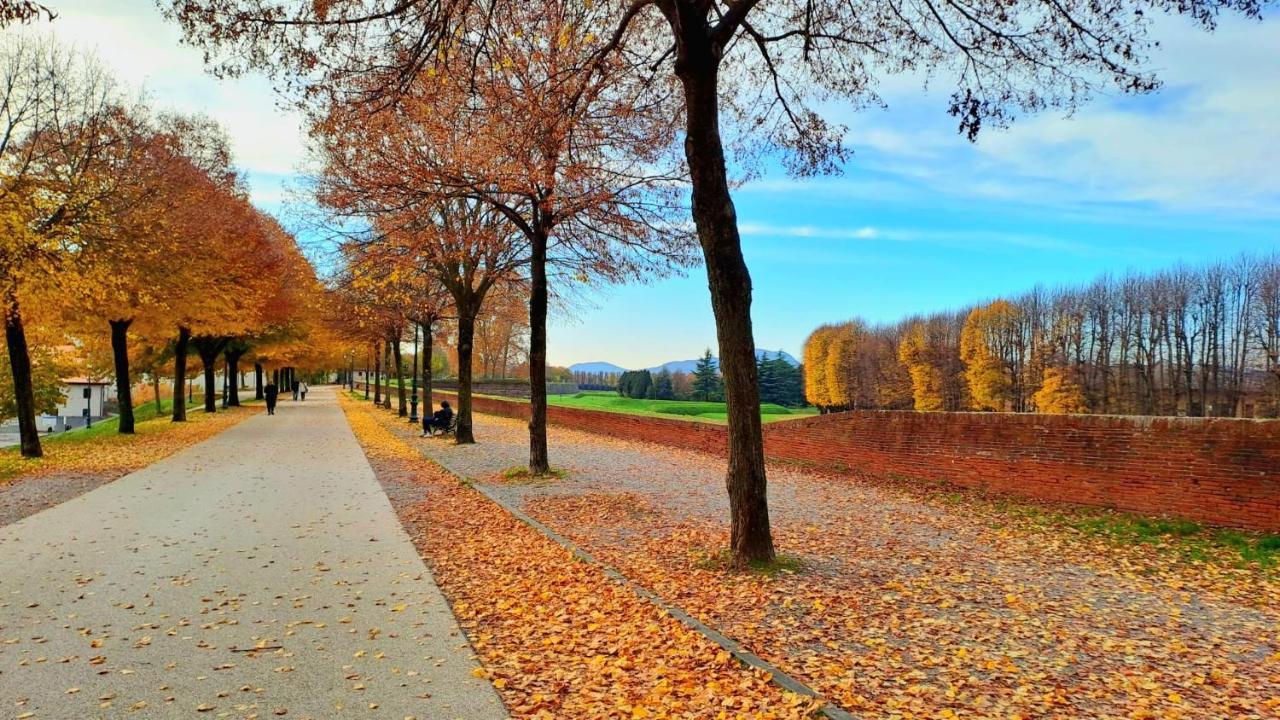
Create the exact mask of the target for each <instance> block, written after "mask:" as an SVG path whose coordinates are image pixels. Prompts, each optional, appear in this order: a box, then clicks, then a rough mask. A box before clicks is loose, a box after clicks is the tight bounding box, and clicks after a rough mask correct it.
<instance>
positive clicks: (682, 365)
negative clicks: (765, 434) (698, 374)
mask: <svg viewBox="0 0 1280 720" xmlns="http://www.w3.org/2000/svg"><path fill="white" fill-rule="evenodd" d="M778 352H779V351H777V350H762V349H759V348H757V349H756V359H757V360H758V359H759V358H760V357H761V356H762V355H765V354H767V355H768V356H769V358H770V359H773V358H776V357H778ZM782 359H783V360H786V361H787V362H789V363H791V364H792V365H793V366H799V365H800V361H799V360H796V359H795V357H793V356H792V355H791V354H790V353H788V352H785V351H783V352H782ZM712 361H713V362H714V361H715V358H712ZM696 367H698V359H697V358H694V359H693V360H672V361H670V362H665V363H663V364H661V365H655V366H654V367H651V368H648V370H649V372H654V373H657V372H662V370H663V368H665V369H666V370H667V372H671V373H677V372H687V373H691V372H693V371H694V368H696ZM569 370H571V371H573V372H583V373H605V374H607V375H621V374H622V373H624V372H626V368H624V367H619V366H618V365H614V364H613V363H610V362H585V363H576V364H574V365H570V366H569Z"/></svg>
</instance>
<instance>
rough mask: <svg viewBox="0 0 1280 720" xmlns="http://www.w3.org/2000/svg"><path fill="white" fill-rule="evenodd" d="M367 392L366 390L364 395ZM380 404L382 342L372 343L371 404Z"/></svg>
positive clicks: (375, 405)
mask: <svg viewBox="0 0 1280 720" xmlns="http://www.w3.org/2000/svg"><path fill="white" fill-rule="evenodd" d="M368 396H369V394H368V393H367V392H366V393H365V397H368ZM381 404H382V343H376V342H375V343H374V344H373V406H374V407H377V406H379V405H381Z"/></svg>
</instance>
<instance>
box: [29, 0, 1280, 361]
mask: <svg viewBox="0 0 1280 720" xmlns="http://www.w3.org/2000/svg"><path fill="white" fill-rule="evenodd" d="M54 4H55V5H56V8H57V10H58V11H59V13H60V14H61V17H60V18H59V19H58V20H57V21H55V23H54V28H55V31H56V33H57V34H58V35H59V36H60V37H62V38H64V39H65V40H67V41H70V42H74V43H77V44H79V45H81V46H86V47H92V48H96V49H97V51H98V52H99V54H100V55H102V57H103V60H104V62H105V63H106V64H108V65H109V66H111V67H113V68H115V69H116V71H117V72H118V74H119V75H120V76H121V77H122V78H123V79H124V80H125V82H127V83H129V84H131V85H133V86H135V87H143V88H145V89H146V92H147V94H148V95H149V96H150V97H151V98H152V100H153V101H154V102H155V103H157V104H160V105H164V106H169V107H173V108H175V109H180V110H184V111H202V112H206V113H208V114H210V115H212V116H213V117H215V118H216V119H218V120H219V121H221V122H222V123H223V124H224V125H226V126H227V128H228V130H229V132H230V134H231V136H232V140H233V144H234V147H235V151H236V157H237V162H238V163H239V164H240V165H241V166H242V167H243V168H244V169H245V170H246V172H247V173H248V177H249V179H250V182H251V186H252V190H253V196H254V201H255V202H256V203H257V204H258V205H259V206H261V207H263V208H264V209H267V210H269V211H273V212H280V211H282V210H283V208H285V207H286V204H287V201H288V198H289V196H290V190H289V188H290V187H297V186H298V185H299V183H298V181H297V180H296V179H295V178H296V176H297V173H298V172H299V171H301V170H304V169H305V139H304V138H303V137H302V135H301V132H300V123H299V121H298V118H297V117H296V115H294V114H293V113H291V112H289V111H288V110H284V109H281V108H279V107H277V104H276V100H275V97H274V95H273V94H272V92H271V89H270V86H269V84H268V83H267V82H266V81H265V80H263V79H261V78H256V77H247V78H241V79H238V80H235V81H219V80H215V79H213V78H211V77H209V76H208V75H207V74H206V73H204V71H203V66H202V61H201V58H200V54H199V53H198V52H197V51H195V50H192V49H191V48H186V47H182V46H180V44H179V42H178V40H179V37H178V32H177V30H176V28H174V27H172V26H171V25H169V24H168V23H166V22H164V21H163V19H162V18H161V17H160V16H159V13H158V11H157V10H156V9H155V6H154V3H153V0H115V1H113V2H111V3H103V2H100V0H59V2H57V3H54ZM1275 20H1276V18H1270V19H1269V20H1268V21H1266V22H1263V23H1261V24H1259V23H1252V22H1244V21H1238V20H1230V21H1228V22H1225V23H1223V25H1222V27H1221V28H1220V29H1219V31H1218V32H1217V33H1215V34H1213V35H1206V34H1204V33H1201V32H1199V31H1197V30H1194V29H1192V28H1190V27H1189V26H1188V25H1187V23H1185V22H1184V21H1181V20H1177V19H1172V20H1161V21H1160V22H1159V26H1158V27H1157V28H1156V30H1157V33H1158V35H1159V37H1160V38H1161V39H1162V40H1163V45H1164V47H1163V50H1162V51H1161V52H1160V53H1159V54H1158V55H1156V56H1155V57H1154V58H1153V64H1154V67H1156V68H1157V69H1158V70H1159V72H1160V74H1161V76H1162V78H1163V79H1164V80H1165V82H1166V86H1165V88H1164V89H1163V90H1162V91H1161V92H1160V93H1158V94H1156V95H1153V96H1146V97H1142V98H1125V97H1101V98H1098V99H1097V100H1096V101H1095V102H1094V103H1092V104H1090V105H1089V106H1087V107H1086V108H1083V109H1081V110H1079V111H1078V112H1077V113H1075V115H1074V116H1072V117H1063V116H1061V115H1060V114H1056V115H1055V114H1046V115H1041V116H1035V117H1031V118H1024V119H1021V120H1019V121H1018V122H1017V123H1015V125H1014V127H1012V128H1011V129H1009V130H994V131H990V132H987V133H986V134H985V135H984V136H983V137H982V138H980V139H979V141H978V142H977V143H976V144H970V143H968V142H966V141H964V140H963V139H962V138H961V137H960V136H958V135H957V134H956V132H955V126H954V124H953V123H952V121H951V119H950V118H949V117H947V116H946V114H945V108H946V95H947V93H946V85H945V82H942V81H941V79H938V80H935V82H934V86H935V89H934V90H932V91H924V90H922V89H921V83H920V82H919V81H918V78H911V77H894V78H889V79H887V80H886V81H885V82H884V83H883V84H882V85H881V86H880V88H879V90H880V93H881V95H882V97H883V98H884V99H885V101H886V103H887V105H888V108H887V109H885V110H868V111H863V112H859V113H853V112H852V111H849V110H847V109H845V108H842V107H832V108H828V114H829V115H830V116H831V117H834V118H836V119H838V120H840V121H841V122H843V123H844V124H845V125H846V126H848V128H849V131H848V134H847V136H846V142H847V144H848V146H849V147H850V148H851V149H852V150H853V151H854V153H855V155H854V157H853V159H852V160H851V161H850V163H849V164H848V165H847V167H846V168H845V172H844V174H843V175H841V176H838V177H831V178H819V179H814V180H804V181H800V180H793V179H789V178H787V177H786V176H785V174H783V173H781V172H780V171H771V172H768V173H766V174H765V175H764V176H763V177H761V178H759V179H757V180H754V181H752V182H749V183H747V184H746V185H744V186H743V187H741V188H740V189H739V190H738V191H737V192H736V194H735V199H736V203H737V207H738V215H739V219H740V222H741V229H742V232H743V246H744V251H745V253H746V256H747V261H748V263H749V265H750V267H751V269H752V273H753V277H754V287H755V313H754V315H755V331H756V339H757V344H758V345H759V346H760V347H765V348H770V349H777V348H782V349H786V350H787V351H789V352H791V353H793V354H796V355H799V352H800V346H801V344H802V343H803V341H804V338H805V336H806V335H807V334H808V333H809V331H810V330H811V329H812V328H813V327H814V326H815V325H817V324H820V323H823V322H828V321H833V320H841V319H846V318H849V317H852V316H855V315H858V316H862V317H864V318H867V319H869V320H886V321H888V320H894V319H896V318H899V317H902V316H904V315H908V314H911V313H918V312H929V311H932V310H936V309H942V308H949V307H958V306H962V305H967V304H970V303H973V302H976V301H979V300H982V299H985V298H990V297H995V296H998V295H1002V294H1010V293H1017V292H1020V291H1022V290H1025V289H1027V288H1030V287H1031V286H1033V285H1035V284H1037V283H1043V284H1046V285H1054V284H1058V283H1079V282H1085V281H1088V280H1089V279H1091V278H1093V277H1096V276H1097V275H1098V274H1100V273H1104V272H1112V273H1122V272H1124V271H1126V270H1128V269H1134V270H1139V271H1142V270H1151V269H1158V268H1162V267H1167V266H1170V265H1173V264H1176V263H1178V262H1187V263H1200V262H1210V261H1213V260H1215V259H1219V258H1225V257H1230V256H1232V255H1235V254H1236V253H1239V252H1245V251H1250V252H1271V251H1280V83H1278V82H1276V80H1275V79H1276V78H1278V77H1280V53H1277V52H1276V48H1280V23H1277V22H1276V21H1275ZM285 221H286V224H290V221H289V219H288V218H287V217H286V218H285ZM714 328H715V326H714V322H713V320H712V316H711V310H710V302H709V299H708V295H707V290H706V280H705V277H704V275H703V273H702V270H701V269H700V268H699V269H695V270H693V271H691V272H690V273H689V274H688V275H687V276H686V277H683V278H673V279H669V280H665V281H661V282H658V283H655V284H652V285H641V286H627V287H618V288H611V289H609V290H607V291H604V292H601V293H598V294H597V295H595V296H594V297H592V298H589V299H588V302H586V303H578V304H576V305H575V307H574V308H573V310H572V312H571V313H562V314H561V315H560V316H558V317H555V318H553V319H552V326H551V329H550V343H549V345H550V347H549V359H550V360H551V361H552V362H553V363H555V364H570V363H573V362H581V361H591V360H607V361H611V362H615V363H618V364H620V365H624V366H628V367H645V366H650V365H656V364H658V363H659V362H663V361H667V360H672V359H682V358H689V357H694V356H696V355H699V354H701V352H702V350H703V349H704V348H706V347H708V346H710V347H714V345H715V332H714Z"/></svg>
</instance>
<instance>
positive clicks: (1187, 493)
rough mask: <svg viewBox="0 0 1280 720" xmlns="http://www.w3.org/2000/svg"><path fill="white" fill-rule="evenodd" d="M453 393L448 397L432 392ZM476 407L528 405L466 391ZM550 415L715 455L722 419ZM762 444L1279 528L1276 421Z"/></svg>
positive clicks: (1061, 421)
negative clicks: (475, 394) (717, 422)
mask: <svg viewBox="0 0 1280 720" xmlns="http://www.w3.org/2000/svg"><path fill="white" fill-rule="evenodd" d="M446 397H447V398H449V399H450V400H454V399H455V398H454V397H453V396H451V395H446V394H440V395H437V402H438V401H439V400H440V399H443V398H446ZM473 403H474V407H475V410H476V411H477V412H481V413H490V414H494V415H503V416H506V417H515V418H521V419H526V418H528V416H529V406H528V405H527V404H526V403H523V402H517V401H511V400H500V399H496V398H474V400H473ZM547 417H548V420H549V422H551V423H552V424H555V425H562V426H566V427H571V428H576V429H578V430H587V431H590V432H595V433H599V434H602V435H609V436H612V437H618V438H624V439H631V440H643V441H648V442H655V443H662V444H666V445H671V446H675V447H681V448H687V449H692V450H700V451H704V452H710V453H716V454H724V452H725V449H726V447H727V432H726V429H725V427H724V426H723V425H716V424H711V423H700V422H692V421H687V420H674V419H673V420H668V419H664V418H653V417H646V416H641V415H623V414H620V413H609V412H599V411H594V410H579V409H576V408H564V407H554V406H553V407H550V408H548V412H547ZM764 435H765V454H766V455H767V456H768V457H769V458H770V459H772V460H784V461H795V462H800V463H804V464H808V465H813V466H816V467H818V468H821V469H825V470H834V471H838V472H849V471H856V472H865V473H870V474H874V475H881V476H899V477H904V478H907V479H920V480H941V481H945V482H948V483H951V484H954V485H959V486H962V487H967V488H976V489H982V490H988V491H991V492H997V493H1008V494H1013V495H1021V496H1026V497H1032V498H1037V499H1043V500H1053V501H1061V502H1068V503H1076V504H1081V505H1095V506H1101V507H1114V508H1119V509H1122V510H1130V511H1134V512H1140V513H1147V514H1152V515H1175V516H1178V517H1185V518H1191V519H1194V520H1199V521H1201V522H1205V523H1209V524H1213V525H1224V526H1234V527H1243V528H1250V529H1254V530H1265V531H1271V532H1280V421H1265V420H1262V421H1258V420H1235V419H1217V418H1214V419H1202V418H1145V417H1116V416H1094V415H1072V416H1064V415H1016V414H996V413H914V412H896V411H858V412H847V413H837V414H833V415H825V416H820V417H812V418H805V419H801V420H787V421H783V422H779V423H771V424H769V425H766V426H765V431H764Z"/></svg>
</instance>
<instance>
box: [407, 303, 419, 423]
mask: <svg viewBox="0 0 1280 720" xmlns="http://www.w3.org/2000/svg"><path fill="white" fill-rule="evenodd" d="M412 385H413V393H412V394H411V395H409V422H411V423H413V424H415V425H416V424H418V323H416V322H415V323H414V324H413V383H412Z"/></svg>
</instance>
